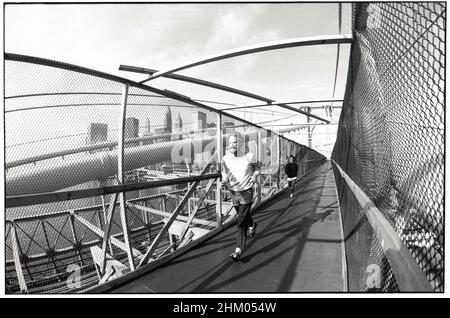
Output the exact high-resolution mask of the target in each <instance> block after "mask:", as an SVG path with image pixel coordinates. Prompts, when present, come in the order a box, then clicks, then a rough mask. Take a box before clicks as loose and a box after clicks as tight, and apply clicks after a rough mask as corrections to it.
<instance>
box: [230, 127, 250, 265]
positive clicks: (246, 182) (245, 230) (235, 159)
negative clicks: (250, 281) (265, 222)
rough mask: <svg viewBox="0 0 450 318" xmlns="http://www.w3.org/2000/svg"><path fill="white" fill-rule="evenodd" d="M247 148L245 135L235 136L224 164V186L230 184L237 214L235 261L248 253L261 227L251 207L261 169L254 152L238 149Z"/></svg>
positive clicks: (233, 256) (235, 133)
mask: <svg viewBox="0 0 450 318" xmlns="http://www.w3.org/2000/svg"><path fill="white" fill-rule="evenodd" d="M243 146H244V145H243V140H242V136H241V135H240V134H239V133H237V132H234V133H232V134H231V135H230V136H229V139H228V151H227V154H226V155H225V156H224V157H223V164H222V184H224V185H227V187H228V189H229V190H230V195H231V202H232V204H233V206H234V208H235V210H236V212H237V228H238V231H237V238H236V248H235V250H234V252H233V253H232V254H231V255H230V257H231V259H232V260H233V261H235V262H237V261H238V260H239V258H240V257H241V255H242V253H243V251H244V248H245V244H246V242H247V237H253V236H255V230H256V226H257V224H256V222H254V221H253V219H252V217H251V215H250V208H251V206H252V201H253V185H254V184H255V182H256V178H257V177H258V175H259V170H258V165H257V163H256V160H255V155H254V154H253V153H251V152H249V153H247V154H245V155H243V156H239V155H238V150H239V149H240V148H241V147H243Z"/></svg>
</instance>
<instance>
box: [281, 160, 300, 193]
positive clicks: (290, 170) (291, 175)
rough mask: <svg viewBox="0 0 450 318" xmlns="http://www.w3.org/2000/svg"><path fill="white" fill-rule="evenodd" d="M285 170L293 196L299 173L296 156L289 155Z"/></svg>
mask: <svg viewBox="0 0 450 318" xmlns="http://www.w3.org/2000/svg"><path fill="white" fill-rule="evenodd" d="M284 172H285V173H286V175H287V180H288V185H289V190H290V191H291V195H290V197H291V198H292V197H293V196H294V191H295V181H297V175H298V166H297V164H296V163H295V157H294V156H290V157H289V159H288V163H287V165H286V166H285V167H284Z"/></svg>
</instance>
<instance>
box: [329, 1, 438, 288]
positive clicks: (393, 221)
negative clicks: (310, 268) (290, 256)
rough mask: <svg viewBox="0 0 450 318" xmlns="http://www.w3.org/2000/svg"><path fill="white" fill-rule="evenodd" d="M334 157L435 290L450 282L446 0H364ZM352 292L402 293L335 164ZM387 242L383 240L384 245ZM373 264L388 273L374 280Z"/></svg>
mask: <svg viewBox="0 0 450 318" xmlns="http://www.w3.org/2000/svg"><path fill="white" fill-rule="evenodd" d="M353 13H354V16H353V19H352V20H353V26H354V30H353V34H354V44H353V47H352V52H351V64H350V70H349V74H348V80H347V89H346V93H345V101H344V104H343V109H342V113H341V118H340V122H339V129H338V136H337V142H336V145H335V147H334V150H333V154H332V158H333V159H334V160H335V161H336V162H337V163H338V164H339V165H340V166H341V167H342V168H343V169H344V171H345V172H346V173H347V174H348V175H349V176H350V177H351V179H353V180H354V181H355V182H356V183H357V184H358V186H359V187H360V188H361V189H362V190H363V191H364V192H365V193H366V194H367V195H368V196H369V197H370V199H371V200H372V201H373V202H374V203H375V205H376V207H377V208H378V209H379V210H380V211H381V213H382V214H383V216H384V217H385V218H386V219H387V220H388V221H389V223H390V225H391V226H392V227H393V228H394V229H395V231H396V233H397V235H398V236H399V237H400V238H401V240H402V241H403V243H404V244H405V245H406V246H407V248H408V249H409V251H410V252H411V254H412V255H413V256H414V258H415V260H416V261H417V263H418V264H419V266H420V268H421V269H422V270H423V272H424V273H425V275H426V277H427V279H428V281H429V283H430V285H431V287H432V289H433V290H434V291H437V292H441V291H443V288H444V284H443V280H444V107H445V105H444V87H445V30H446V29H445V28H446V20H445V18H446V16H445V15H446V4H445V3H442V2H414V3H413V2H404V3H403V2H398V3H358V4H354V10H353ZM335 175H336V183H337V187H338V194H339V200H340V205H341V211H342V213H343V216H342V217H343V226H344V233H345V237H346V251H347V261H348V274H349V290H351V291H375V292H378V291H389V292H394V291H398V285H397V284H396V281H395V277H394V275H393V274H392V271H391V269H390V266H391V265H392V264H391V265H390V264H389V261H388V260H387V258H386V256H385V255H384V254H383V252H382V249H381V248H380V242H379V241H378V239H377V237H376V236H375V235H374V233H373V231H372V230H371V229H370V225H368V224H367V220H366V219H365V217H364V215H363V213H362V212H361V210H360V208H359V205H358V203H357V202H356V201H355V199H354V197H353V194H352V192H351V191H349V189H348V188H347V186H346V184H345V181H343V179H342V178H341V176H340V174H339V172H337V171H336V173H335ZM381 243H382V242H381ZM374 266H378V268H380V272H381V273H382V275H381V278H382V279H381V280H379V281H378V283H377V284H372V283H370V282H371V280H370V279H369V276H370V275H371V273H372V269H373V268H374Z"/></svg>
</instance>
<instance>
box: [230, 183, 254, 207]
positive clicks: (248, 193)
mask: <svg viewBox="0 0 450 318" xmlns="http://www.w3.org/2000/svg"><path fill="white" fill-rule="evenodd" d="M230 195H231V203H232V204H233V206H237V205H239V204H248V203H251V202H252V200H253V187H252V188H250V189H247V190H245V191H230Z"/></svg>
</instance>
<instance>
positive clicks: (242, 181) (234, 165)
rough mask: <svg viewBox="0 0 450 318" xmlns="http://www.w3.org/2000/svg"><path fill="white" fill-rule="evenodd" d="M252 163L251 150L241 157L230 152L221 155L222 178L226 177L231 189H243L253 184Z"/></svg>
mask: <svg viewBox="0 0 450 318" xmlns="http://www.w3.org/2000/svg"><path fill="white" fill-rule="evenodd" d="M253 163H254V155H253V153H251V152H249V153H247V154H246V155H245V156H242V157H238V156H235V155H233V154H231V153H227V154H226V155H225V156H224V157H223V164H222V178H228V180H229V185H230V189H231V190H233V191H245V190H248V189H250V188H251V187H252V186H253V183H254V181H252V176H253V173H254V169H253V165H252V164H253Z"/></svg>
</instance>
